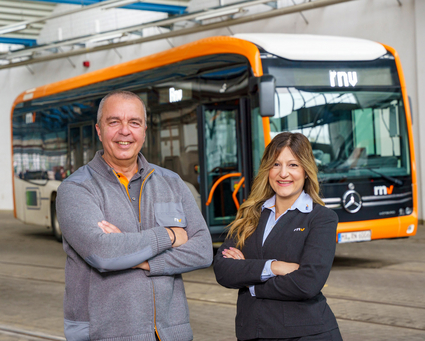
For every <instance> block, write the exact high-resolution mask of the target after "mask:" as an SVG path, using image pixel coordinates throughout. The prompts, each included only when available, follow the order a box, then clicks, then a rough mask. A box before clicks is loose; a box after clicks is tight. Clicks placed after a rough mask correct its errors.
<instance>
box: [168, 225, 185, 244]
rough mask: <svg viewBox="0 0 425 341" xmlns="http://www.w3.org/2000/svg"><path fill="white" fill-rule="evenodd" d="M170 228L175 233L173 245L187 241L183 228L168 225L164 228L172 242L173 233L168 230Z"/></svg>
mask: <svg viewBox="0 0 425 341" xmlns="http://www.w3.org/2000/svg"><path fill="white" fill-rule="evenodd" d="M170 229H171V230H173V232H174V234H175V235H176V241H175V242H174V244H173V247H178V246H180V245H183V244H184V243H186V242H187V240H188V237H187V232H186V230H185V229H183V228H181V227H175V226H170V227H169V228H166V230H167V232H168V235H169V236H170V240H171V242H173V240H174V235H173V232H171V231H170Z"/></svg>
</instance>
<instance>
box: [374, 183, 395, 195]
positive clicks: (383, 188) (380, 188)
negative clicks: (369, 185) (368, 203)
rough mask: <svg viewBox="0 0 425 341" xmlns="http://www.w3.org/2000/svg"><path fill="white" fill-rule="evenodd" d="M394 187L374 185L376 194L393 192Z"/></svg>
mask: <svg viewBox="0 0 425 341" xmlns="http://www.w3.org/2000/svg"><path fill="white" fill-rule="evenodd" d="M393 189H394V185H391V186H390V187H386V186H375V187H373V194H374V195H387V194H392V192H393Z"/></svg>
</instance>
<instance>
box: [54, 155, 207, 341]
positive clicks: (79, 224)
mask: <svg viewBox="0 0 425 341" xmlns="http://www.w3.org/2000/svg"><path fill="white" fill-rule="evenodd" d="M102 153H103V151H98V152H97V153H96V155H95V157H94V158H93V160H92V161H90V162H89V163H88V164H87V165H85V166H83V167H81V168H79V169H78V170H77V171H76V172H75V173H74V174H72V175H71V176H70V177H69V178H67V179H66V180H65V181H63V183H62V184H61V185H60V186H59V189H58V195H57V199H56V205H57V214H58V220H59V224H60V226H61V229H62V233H63V247H64V250H65V252H66V253H67V256H68V257H67V261H66V268H65V282H66V287H65V297H64V318H65V336H66V338H67V340H69V341H77V340H78V341H82V340H108V341H139V340H140V341H145V340H146V341H148V340H149V341H154V340H155V330H157V333H158V335H159V338H160V340H161V341H170V340H173V341H175V340H178V341H184V340H192V338H193V336H192V330H191V328H190V325H189V310H188V305H187V301H186V295H185V291H184V286H183V280H182V277H181V274H182V273H184V272H188V271H192V270H195V269H199V268H204V267H208V266H209V265H210V264H211V262H212V243H211V237H210V233H209V231H208V228H207V226H206V224H205V221H204V219H203V217H202V215H201V212H200V211H199V209H198V207H197V205H196V202H195V200H194V198H193V196H192V194H191V192H190V190H189V189H188V187H187V186H186V185H185V183H184V182H183V181H182V180H181V179H180V177H179V176H178V175H177V174H176V173H173V172H171V171H169V170H167V169H164V168H161V167H158V166H155V165H152V164H149V163H148V162H147V161H146V159H145V158H144V157H143V155H142V154H139V162H141V165H142V172H141V175H142V179H143V184H142V187H141V191H140V211H141V212H139V213H141V214H139V215H140V217H141V219H140V220H141V221H140V222H139V217H138V215H137V214H136V212H135V211H134V209H133V207H132V205H131V203H130V200H129V198H128V195H127V192H126V189H125V188H124V186H123V185H122V184H121V183H120V182H119V180H118V178H117V177H116V175H115V174H114V172H113V170H112V169H111V168H110V167H109V166H108V165H107V164H106V162H105V161H104V160H103V158H102V157H101V155H102ZM102 220H106V221H108V222H110V223H111V224H114V225H115V226H117V227H118V228H119V229H120V230H121V231H122V232H123V233H111V234H105V233H103V232H102V230H101V229H100V228H99V227H98V225H97V223H98V222H99V221H102ZM165 226H179V227H183V228H185V229H186V231H187V234H188V237H189V240H188V242H187V243H185V244H183V245H181V246H179V247H177V248H172V246H171V241H170V237H169V235H168V233H167V231H166V229H165ZM145 260H148V262H149V266H150V271H145V270H141V269H132V267H133V266H135V265H138V264H140V263H142V262H144V261H145Z"/></svg>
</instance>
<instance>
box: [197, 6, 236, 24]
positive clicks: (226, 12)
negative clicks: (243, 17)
mask: <svg viewBox="0 0 425 341" xmlns="http://www.w3.org/2000/svg"><path fill="white" fill-rule="evenodd" d="M240 10H241V9H240V8H229V9H228V10H217V11H210V12H209V13H205V14H202V15H200V16H198V17H196V18H195V20H196V21H202V20H206V19H211V18H217V17H221V16H223V15H230V14H235V13H238V12H240Z"/></svg>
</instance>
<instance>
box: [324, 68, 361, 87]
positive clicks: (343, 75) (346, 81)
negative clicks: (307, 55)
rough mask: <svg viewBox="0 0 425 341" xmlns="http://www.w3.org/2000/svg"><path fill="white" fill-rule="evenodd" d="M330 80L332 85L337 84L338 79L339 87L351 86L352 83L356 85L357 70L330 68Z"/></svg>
mask: <svg viewBox="0 0 425 341" xmlns="http://www.w3.org/2000/svg"><path fill="white" fill-rule="evenodd" d="M329 80H330V82H331V87H335V86H336V81H338V86H339V87H343V86H345V87H349V86H350V84H351V86H353V87H354V86H355V85H356V84H357V72H356V71H348V72H345V71H334V70H329Z"/></svg>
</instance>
